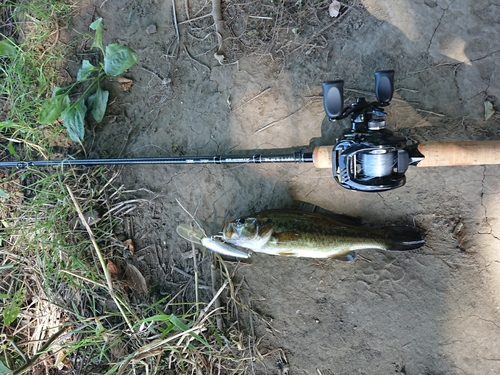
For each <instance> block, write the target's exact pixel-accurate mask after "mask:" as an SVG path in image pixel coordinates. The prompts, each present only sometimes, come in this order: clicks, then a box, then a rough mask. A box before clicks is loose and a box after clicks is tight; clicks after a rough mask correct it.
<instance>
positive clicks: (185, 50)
mask: <svg viewBox="0 0 500 375" xmlns="http://www.w3.org/2000/svg"><path fill="white" fill-rule="evenodd" d="M182 46H183V47H184V52H186V55H188V57H189V58H190V59H191V60H193V61H194V62H195V63H197V64H200V65H201V66H202V67H204V68H207V69H208V71H209V72H210V71H211V69H210V68H209V67H208V65H205V64H203V63H202V62H199V61H198V60H196V59H195V58H194V57H193V56H191V54H190V53H189V51H188V50H187V47H186V46H185V45H182Z"/></svg>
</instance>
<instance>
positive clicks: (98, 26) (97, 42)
mask: <svg viewBox="0 0 500 375" xmlns="http://www.w3.org/2000/svg"><path fill="white" fill-rule="evenodd" d="M90 28H91V29H92V30H94V31H95V36H94V42H93V43H92V46H91V48H92V47H97V48H100V49H101V51H102V53H104V48H103V46H102V28H103V26H102V18H98V19H96V20H95V21H94V22H92V23H91V24H90Z"/></svg>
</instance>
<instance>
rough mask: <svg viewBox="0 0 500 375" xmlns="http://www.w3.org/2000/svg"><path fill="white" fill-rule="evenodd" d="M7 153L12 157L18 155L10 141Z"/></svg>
mask: <svg viewBox="0 0 500 375" xmlns="http://www.w3.org/2000/svg"><path fill="white" fill-rule="evenodd" d="M7 151H9V154H11V155H17V152H16V149H15V148H14V144H13V143H12V141H9V143H8V144H7Z"/></svg>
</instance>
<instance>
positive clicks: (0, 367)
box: [0, 361, 12, 375]
mask: <svg viewBox="0 0 500 375" xmlns="http://www.w3.org/2000/svg"><path fill="white" fill-rule="evenodd" d="M7 374H12V371H11V370H9V368H8V367H7V366H5V365H4V364H3V362H2V361H0V375H7Z"/></svg>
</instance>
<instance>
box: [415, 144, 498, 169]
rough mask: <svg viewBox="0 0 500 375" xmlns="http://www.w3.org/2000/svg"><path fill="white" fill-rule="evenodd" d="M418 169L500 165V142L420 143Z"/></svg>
mask: <svg viewBox="0 0 500 375" xmlns="http://www.w3.org/2000/svg"><path fill="white" fill-rule="evenodd" d="M417 148H418V151H419V152H420V153H421V154H422V155H424V160H422V161H421V162H419V163H418V164H417V167H442V166H454V165H486V164H500V141H465V142H432V143H420V144H419V145H418V146H417Z"/></svg>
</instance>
